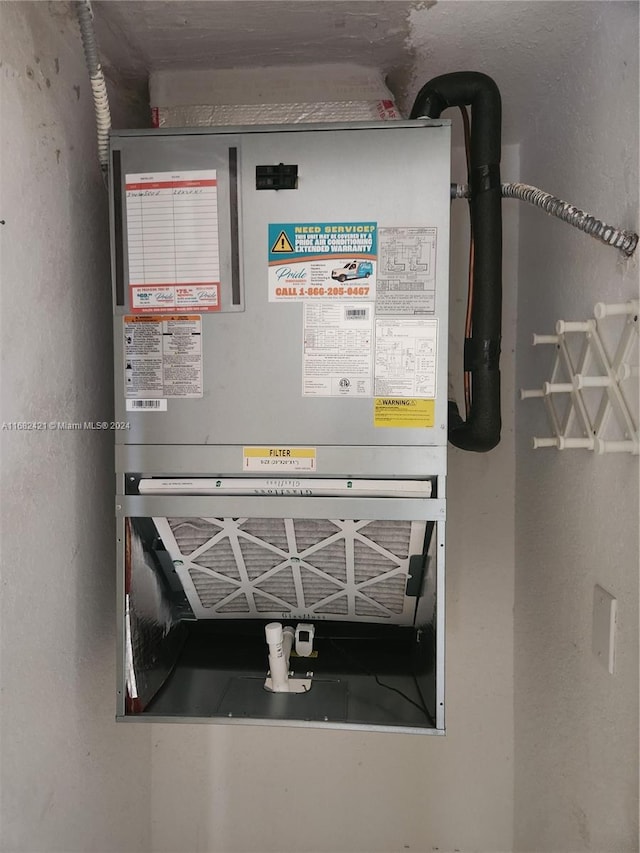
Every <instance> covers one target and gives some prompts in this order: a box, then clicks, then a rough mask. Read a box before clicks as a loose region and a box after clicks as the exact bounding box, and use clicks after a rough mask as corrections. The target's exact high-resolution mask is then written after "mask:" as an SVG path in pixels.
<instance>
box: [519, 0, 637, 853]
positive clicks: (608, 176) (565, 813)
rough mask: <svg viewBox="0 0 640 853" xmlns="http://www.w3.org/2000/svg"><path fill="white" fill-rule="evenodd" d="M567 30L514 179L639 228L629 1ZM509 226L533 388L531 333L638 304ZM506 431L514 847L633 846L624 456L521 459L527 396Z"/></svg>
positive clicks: (545, 454)
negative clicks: (569, 41) (601, 601)
mask: <svg viewBox="0 0 640 853" xmlns="http://www.w3.org/2000/svg"><path fill="white" fill-rule="evenodd" d="M544 5H545V4H540V6H543V7H544ZM571 25H572V27H573V29H574V32H575V33H576V41H577V43H578V44H577V45H576V47H575V48H574V49H570V50H567V52H566V55H565V63H566V73H564V74H562V75H561V76H558V77H557V79H556V80H555V81H554V82H553V85H552V87H550V88H548V90H547V94H548V99H549V103H548V109H536V110H535V111H533V112H532V116H531V122H530V123H529V126H528V127H527V128H526V133H525V135H524V136H523V140H522V149H521V150H522V175H523V180H527V181H529V182H531V183H534V184H536V185H538V186H542V187H545V188H547V189H549V190H550V191H552V192H555V193H556V194H558V195H559V196H561V197H563V198H566V199H568V200H571V201H573V202H574V203H575V204H577V205H579V206H581V207H583V208H584V209H586V210H589V211H592V212H594V213H596V214H597V215H598V216H600V217H602V218H604V219H607V220H608V221H610V222H612V223H613V224H620V225H622V226H626V227H630V228H633V229H635V230H638V5H637V4H636V3H583V4H581V8H580V9H579V14H577V15H576V14H575V10H573V18H572V20H571ZM578 45H579V46H578ZM530 47H531V48H533V49H535V44H533V45H530ZM543 74H544V71H541V76H542V75H543ZM540 83H541V80H540V79H533V80H532V86H536V88H540ZM505 206H506V204H505ZM521 223H522V229H521V240H520V281H519V294H520V295H519V305H518V315H519V329H518V350H517V352H518V383H519V385H521V386H523V387H539V386H540V384H541V382H542V381H543V380H544V379H546V378H548V369H549V366H550V362H551V361H552V358H553V354H552V353H550V352H548V351H546V352H545V351H543V350H542V349H541V348H536V349H534V348H533V347H531V346H530V341H531V334H532V332H534V331H537V332H549V331H553V327H554V324H555V321H556V320H557V319H586V318H588V317H590V316H592V310H593V305H594V303H595V302H598V301H600V300H609V301H625V300H627V299H629V298H632V297H634V296H635V297H636V298H637V294H638V263H637V260H634V261H632V262H630V263H629V262H624V261H622V260H621V258H620V257H619V255H618V253H617V252H616V251H615V250H613V249H610V248H608V247H604V246H602V245H600V244H598V243H596V242H595V241H594V240H591V239H589V238H587V237H586V236H584V235H582V234H580V233H579V232H577V231H574V230H573V229H571V228H569V227H567V226H566V225H564V224H562V223H560V222H558V221H557V220H552V219H550V218H548V217H546V216H544V215H543V214H542V213H541V212H540V211H537V210H534V209H532V208H528V207H523V208H522V210H521ZM517 431H518V443H517V479H516V495H517V501H516V609H515V627H516V633H515V650H516V652H515V737H516V788H515V792H516V800H515V825H516V835H515V837H516V848H517V850H519V851H537V852H538V853H540V851H558V853H567V851H582V850H595V851H599V853H604V851H615V853H623V851H635V850H637V849H638V459H637V457H636V458H631V457H628V456H603V457H596V456H595V455H592V454H589V453H587V452H584V451H568V452H564V453H559V452H557V451H540V450H539V451H535V452H534V451H533V450H532V449H531V448H530V436H531V435H533V434H542V435H544V434H548V428H546V426H545V419H544V417H543V413H542V407H541V406H540V404H539V401H528V402H526V403H524V402H523V403H518V404H517ZM596 583H597V584H600V585H602V586H603V587H604V588H605V589H607V590H608V591H609V592H611V593H612V594H613V595H614V596H615V597H616V598H617V599H618V605H619V619H618V637H617V665H616V673H615V675H613V676H612V675H609V674H608V672H607V670H606V669H605V667H603V666H602V664H601V663H600V662H599V661H598V660H597V658H596V657H595V656H594V655H593V653H592V651H591V613H592V598H593V588H594V585H595V584H596Z"/></svg>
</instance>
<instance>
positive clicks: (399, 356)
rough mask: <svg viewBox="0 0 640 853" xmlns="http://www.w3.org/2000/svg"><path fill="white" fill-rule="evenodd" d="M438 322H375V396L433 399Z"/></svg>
mask: <svg viewBox="0 0 640 853" xmlns="http://www.w3.org/2000/svg"><path fill="white" fill-rule="evenodd" d="M437 343H438V321H437V320H428V319H426V318H424V317H385V318H378V319H377V320H376V348H375V377H376V378H375V396H376V397H425V398H427V399H434V398H435V396H436V373H437Z"/></svg>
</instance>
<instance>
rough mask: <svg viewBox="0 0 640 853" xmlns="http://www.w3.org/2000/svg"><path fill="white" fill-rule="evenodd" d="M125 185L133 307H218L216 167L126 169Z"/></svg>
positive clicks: (163, 309) (157, 310) (149, 310)
mask: <svg viewBox="0 0 640 853" xmlns="http://www.w3.org/2000/svg"><path fill="white" fill-rule="evenodd" d="M125 191H126V213H127V249H128V262H129V298H130V303H131V308H132V309H133V310H135V311H137V312H144V313H163V312H164V313H166V312H167V310H172V309H177V310H178V311H181V312H183V311H198V312H200V313H201V312H203V311H219V310H220V257H219V247H218V181H217V176H216V170H215V169H200V170H189V171H184V172H153V173H138V172H136V173H130V174H127V176H126V179H125Z"/></svg>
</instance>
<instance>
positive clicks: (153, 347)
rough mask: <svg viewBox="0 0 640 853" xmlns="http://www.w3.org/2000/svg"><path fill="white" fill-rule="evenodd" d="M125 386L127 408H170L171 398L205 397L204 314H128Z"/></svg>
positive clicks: (125, 322) (125, 346)
mask: <svg viewBox="0 0 640 853" xmlns="http://www.w3.org/2000/svg"><path fill="white" fill-rule="evenodd" d="M124 387H125V397H127V398H128V400H127V411H134V410H135V411H146V410H149V411H154V410H155V411H166V399H167V398H171V397H181V398H192V397H202V318H201V317H200V316H194V315H191V314H187V315H179V314H178V315H167V316H161V317H156V316H154V317H150V316H128V317H125V318H124ZM132 400H137V401H138V402H139V403H140V404H141V405H136V404H135V403H132V402H131V401H132ZM153 400H164V401H165V402H164V404H163V405H153V404H152V402H151V401H153Z"/></svg>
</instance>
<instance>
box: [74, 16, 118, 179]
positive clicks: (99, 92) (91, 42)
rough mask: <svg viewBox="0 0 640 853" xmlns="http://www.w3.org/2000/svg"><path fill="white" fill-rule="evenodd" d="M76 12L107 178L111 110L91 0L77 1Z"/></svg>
mask: <svg viewBox="0 0 640 853" xmlns="http://www.w3.org/2000/svg"><path fill="white" fill-rule="evenodd" d="M76 12H77V14H78V23H79V24H80V35H81V37H82V47H83V48H84V56H85V60H86V63H87V69H88V71H89V79H90V81H91V91H92V93H93V103H94V105H95V112H96V126H97V131H98V159H99V161H100V168H101V169H102V173H103V175H105V176H106V174H107V171H108V168H109V131H110V130H111V111H110V109H109V96H108V95H107V84H106V82H105V79H104V74H103V73H102V66H101V65H100V59H99V58H98V45H97V44H96V36H95V33H94V30H93V10H92V8H91V2H90V0H77V2H76Z"/></svg>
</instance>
